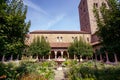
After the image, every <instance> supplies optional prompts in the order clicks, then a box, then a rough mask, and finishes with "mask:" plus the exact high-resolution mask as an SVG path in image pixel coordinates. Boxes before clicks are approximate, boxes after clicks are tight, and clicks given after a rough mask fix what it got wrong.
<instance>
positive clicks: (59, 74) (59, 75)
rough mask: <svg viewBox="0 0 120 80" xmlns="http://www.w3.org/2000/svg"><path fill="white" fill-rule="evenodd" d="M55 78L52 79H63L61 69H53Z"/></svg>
mask: <svg viewBox="0 0 120 80" xmlns="http://www.w3.org/2000/svg"><path fill="white" fill-rule="evenodd" d="M54 71H55V79H54V80H65V78H64V73H63V70H54Z"/></svg>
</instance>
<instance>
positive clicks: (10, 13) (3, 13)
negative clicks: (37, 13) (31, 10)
mask: <svg viewBox="0 0 120 80" xmlns="http://www.w3.org/2000/svg"><path fill="white" fill-rule="evenodd" d="M0 4H2V5H0V9H1V10H0V20H1V21H0V41H1V43H0V48H1V49H0V52H1V53H0V54H2V55H5V54H6V55H21V53H22V51H23V49H24V47H25V44H24V40H25V37H26V36H25V35H26V34H27V32H28V31H29V26H30V21H29V22H28V23H27V22H25V19H26V13H27V6H25V5H24V4H23V1H22V0H19V1H18V0H6V1H5V0H2V1H1V2H0ZM11 59H12V56H11Z"/></svg>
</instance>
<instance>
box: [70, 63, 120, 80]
mask: <svg viewBox="0 0 120 80" xmlns="http://www.w3.org/2000/svg"><path fill="white" fill-rule="evenodd" d="M95 65H96V66H97V67H95ZM119 76H120V66H113V65H108V64H103V63H99V62H97V63H95V62H92V61H89V62H84V63H81V64H80V65H76V66H73V67H72V68H71V69H70V70H69V72H68V78H69V80H119V79H120V77H119Z"/></svg>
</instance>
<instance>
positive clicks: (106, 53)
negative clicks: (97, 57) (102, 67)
mask: <svg viewBox="0 0 120 80" xmlns="http://www.w3.org/2000/svg"><path fill="white" fill-rule="evenodd" d="M105 55H106V59H107V61H106V63H109V62H110V61H109V57H108V52H105Z"/></svg>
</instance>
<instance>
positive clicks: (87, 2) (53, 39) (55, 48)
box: [28, 0, 106, 59]
mask: <svg viewBox="0 0 120 80" xmlns="http://www.w3.org/2000/svg"><path fill="white" fill-rule="evenodd" d="M103 4H106V2H105V0H81V1H80V4H79V6H78V10H79V18H80V29H81V30H79V31H41V30H36V31H32V32H30V33H29V39H28V44H29V45H30V44H31V43H32V41H33V39H34V38H35V37H37V36H39V37H41V36H44V38H45V39H46V40H47V41H49V43H50V46H51V54H50V55H49V56H48V57H47V58H49V59H55V58H57V57H58V56H62V57H68V58H74V57H73V56H69V53H68V52H67V48H68V47H69V46H70V43H71V42H73V40H74V39H75V38H78V39H79V37H82V38H83V39H84V40H85V41H86V42H88V43H90V44H91V45H92V46H93V47H94V48H96V45H97V48H98V45H99V41H98V38H97V36H96V35H95V34H94V33H95V32H96V30H97V23H96V20H95V17H94V13H93V7H96V8H100V6H101V5H103Z"/></svg>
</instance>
